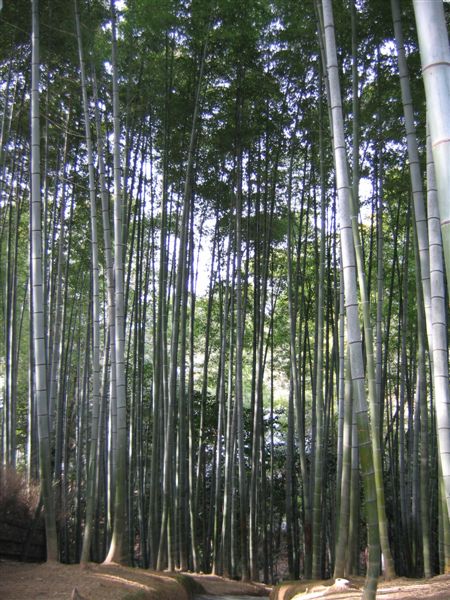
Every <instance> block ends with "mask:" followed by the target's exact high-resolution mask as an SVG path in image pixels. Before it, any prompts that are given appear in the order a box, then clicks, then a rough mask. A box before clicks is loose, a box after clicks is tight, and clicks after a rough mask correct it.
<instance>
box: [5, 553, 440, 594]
mask: <svg viewBox="0 0 450 600" xmlns="http://www.w3.org/2000/svg"><path fill="white" fill-rule="evenodd" d="M183 577H184V576H183V575H181V574H174V573H171V574H170V573H159V572H158V573H156V572H154V571H148V570H144V569H133V568H129V567H122V566H119V565H108V566H106V565H94V564H92V565H90V566H89V568H87V569H82V568H81V567H80V566H79V565H62V564H60V563H44V564H27V563H17V562H10V561H0V600H54V599H55V600H190V598H189V596H190V595H189V593H188V592H187V591H186V587H185V585H183V584H182V581H181V579H182V578H183ZM188 577H189V579H190V580H191V582H190V583H191V584H192V586H191V587H192V588H194V587H195V586H196V584H199V585H200V586H201V587H202V589H201V590H200V588H199V587H198V585H197V588H198V589H197V592H198V593H199V594H201V595H203V600H206V598H210V597H211V596H212V597H214V596H215V597H216V598H217V600H219V598H220V597H222V600H223V599H230V598H234V600H238V598H237V597H238V596H245V595H247V596H258V597H264V596H265V597H266V598H267V597H268V595H269V593H270V589H271V588H270V587H269V586H264V585H262V584H256V583H243V582H239V581H231V580H228V579H224V578H222V577H217V576H214V575H200V574H195V575H194V574H189V575H188ZM331 583H332V582H330V581H328V582H327V581H322V582H318V581H316V582H297V583H296V584H295V585H294V584H286V585H283V586H281V587H278V588H277V589H276V590H273V591H272V594H271V598H272V599H274V600H293V599H294V598H295V600H314V599H315V598H325V600H326V599H327V598H329V599H330V600H352V599H355V600H356V599H359V598H360V597H361V592H360V589H358V588H361V587H362V585H363V580H362V579H357V580H352V582H351V583H352V585H353V586H355V587H354V588H352V589H350V590H346V591H345V592H334V593H332V590H331V588H330V585H331ZM74 590H75V591H74ZM199 598H200V599H201V598H202V596H199ZM377 599H379V600H422V599H424V600H450V575H440V576H438V577H434V578H432V579H428V580H423V579H406V578H399V579H395V580H393V581H381V582H380V586H379V590H378V593H377Z"/></svg>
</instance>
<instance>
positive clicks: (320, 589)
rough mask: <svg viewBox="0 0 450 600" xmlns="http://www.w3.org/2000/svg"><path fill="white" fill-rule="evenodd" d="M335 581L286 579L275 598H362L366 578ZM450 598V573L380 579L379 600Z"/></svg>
mask: <svg viewBox="0 0 450 600" xmlns="http://www.w3.org/2000/svg"><path fill="white" fill-rule="evenodd" d="M333 583H334V582H333V581H310V582H306V581H305V582H298V583H292V584H289V583H286V584H282V585H280V586H277V588H275V589H274V590H273V592H272V594H271V596H270V598H271V600H314V599H315V598H325V599H327V598H329V599H330V600H352V599H355V600H356V599H359V598H361V590H362V588H363V586H364V579H363V578H355V579H352V580H351V581H350V582H349V584H348V585H347V586H342V587H343V588H344V589H342V590H341V591H339V586H336V585H333ZM378 599H379V600H422V599H426V600H450V575H439V576H437V577H433V578H432V579H407V578H406V577H398V578H396V579H392V580H390V581H383V580H382V579H380V581H379V583H378V591H377V600H378Z"/></svg>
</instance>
